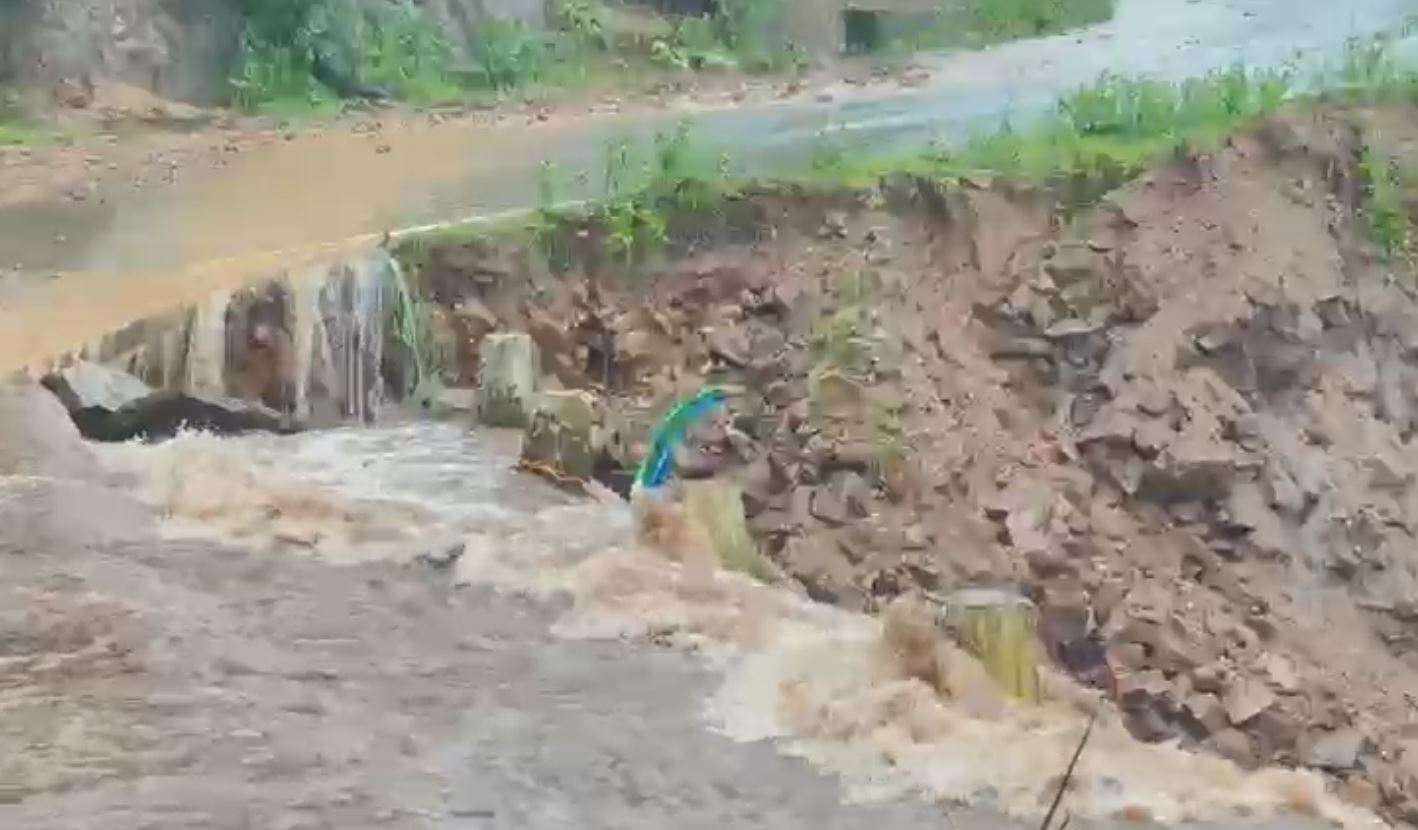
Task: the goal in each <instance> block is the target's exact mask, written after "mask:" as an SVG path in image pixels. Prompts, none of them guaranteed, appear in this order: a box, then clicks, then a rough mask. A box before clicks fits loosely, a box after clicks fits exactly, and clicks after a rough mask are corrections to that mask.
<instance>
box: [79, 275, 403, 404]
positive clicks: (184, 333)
mask: <svg viewBox="0 0 1418 830" xmlns="http://www.w3.org/2000/svg"><path fill="white" fill-rule="evenodd" d="M408 295H409V292H408V290H407V287H406V286H405V285H404V277H403V274H402V272H401V270H400V268H399V265H398V262H397V261H395V260H394V258H393V257H392V256H390V255H389V253H388V252H387V251H385V250H384V249H382V248H378V249H374V250H371V251H367V252H364V253H362V254H359V255H356V256H352V257H349V258H347V259H343V260H340V261H338V262H335V263H325V264H322V265H319V266H315V267H311V268H308V269H305V270H302V271H299V272H294V273H289V274H285V275H282V276H280V277H278V278H275V279H272V280H270V281H268V282H266V283H261V284H256V285H252V286H249V287H247V288H243V289H239V290H236V291H219V292H214V293H213V294H212V295H211V296H210V297H209V298H208V299H207V300H206V301H204V302H202V303H199V304H196V305H193V306H190V307H187V308H182V309H178V310H176V311H173V312H171V313H169V314H165V315H162V316H160V317H155V318H150V319H147V320H142V321H138V322H135V323H132V324H130V325H128V326H126V327H124V328H123V329H121V330H120V331H117V332H114V333H113V334H110V335H108V336H106V337H104V338H101V339H100V340H98V341H96V342H94V343H91V344H88V345H87V346H85V347H84V348H83V349H82V350H81V351H80V353H79V354H78V355H77V356H78V357H80V358H83V359H86V360H90V361H93V362H97V363H102V364H105V365H108V366H110V367H113V368H117V369H122V370H123V371H126V372H128V373H130V374H132V375H134V376H135V377H138V378H139V379H141V380H143V381H144V382H145V383H147V384H148V385H150V386H152V387H154V388H155V389H159V390H165V391H171V392H183V393H186V394H189V395H193V396H195V397H203V398H240V399H244V400H249V401H259V402H261V403H263V404H265V405H266V406H269V407H271V408H273V409H275V410H277V411H278V412H281V413H283V414H285V415H289V416H291V417H292V418H293V419H295V420H296V421H298V422H301V423H306V424H329V423H340V422H346V421H355V422H360V423H368V422H371V421H373V420H374V419H375V418H376V417H377V416H378V413H379V410H380V408H381V406H383V405H384V404H385V403H386V401H387V399H388V398H389V397H390V396H391V391H390V390H389V389H387V388H386V381H385V378H386V376H387V375H388V374H390V367H388V366H387V363H386V348H385V346H386V342H387V340H388V339H389V338H390V337H391V336H393V329H392V322H393V315H394V312H395V304H396V302H397V301H398V299H399V298H400V297H406V296H408ZM399 391H400V390H397V389H396V390H394V391H393V393H392V394H393V395H394V396H395V397H397V396H398V394H399Z"/></svg>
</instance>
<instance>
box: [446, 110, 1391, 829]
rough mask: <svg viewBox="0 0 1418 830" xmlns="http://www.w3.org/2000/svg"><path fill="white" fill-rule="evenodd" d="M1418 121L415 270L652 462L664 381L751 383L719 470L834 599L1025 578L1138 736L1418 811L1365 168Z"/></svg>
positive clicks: (1316, 120)
mask: <svg viewBox="0 0 1418 830" xmlns="http://www.w3.org/2000/svg"><path fill="white" fill-rule="evenodd" d="M1376 124H1377V125H1379V126H1381V127H1382V129H1381V130H1378V131H1375V130H1374V129H1373V127H1374V125H1376ZM1414 135H1418V116H1415V114H1414V113H1413V112H1412V111H1410V110H1407V109H1398V110H1391V111H1385V112H1381V113H1352V112H1341V111H1322V112H1319V113H1305V114H1298V113H1296V114H1289V115H1286V116H1283V117H1280V118H1277V119H1274V120H1272V121H1271V122H1269V123H1267V124H1266V125H1264V126H1263V127H1261V128H1259V129H1257V130H1255V131H1253V132H1251V133H1248V134H1245V135H1240V136H1237V137H1235V138H1234V139H1232V140H1231V141H1230V142H1229V143H1227V145H1226V146H1224V147H1222V148H1220V149H1218V150H1216V151H1215V152H1210V153H1204V154H1191V155H1186V156H1184V157H1179V158H1177V159H1175V160H1174V161H1171V162H1169V163H1166V164H1163V165H1161V166H1159V167H1158V168H1157V169H1155V170H1154V171H1153V172H1152V173H1150V174H1149V175H1147V176H1145V177H1143V178H1141V179H1139V180H1137V181H1134V182H1132V183H1130V184H1129V185H1127V186H1126V187H1124V188H1123V189H1121V190H1120V191H1118V192H1116V193H1114V194H1112V195H1111V196H1110V197H1109V198H1107V199H1106V200H1105V201H1104V202H1103V203H1102V204H1100V205H1099V206H1097V207H1096V208H1093V209H1090V210H1087V211H1085V212H1083V213H1082V214H1080V215H1076V216H1072V217H1066V216H1064V215H1063V214H1062V213H1060V212H1059V211H1057V210H1056V209H1055V207H1054V200H1053V199H1052V197H1051V196H1050V195H1049V194H1047V193H1045V192H1042V191H1038V190H1034V189H1029V188H1019V187H1013V186H1010V185H1007V184H1005V183H998V182H966V183H961V184H959V185H950V186H946V185H940V184H935V183H930V182H921V181H914V180H906V179H902V180H899V181H887V182H885V183H884V184H883V187H882V188H881V190H880V191H879V192H875V193H870V194H852V193H848V194H827V195H824V194H812V195H806V194H797V195H794V194H786V195H785V194H782V193H777V194H768V195H765V194H758V195H751V196H746V197H744V198H743V199H742V200H740V201H738V202H735V203H733V207H732V209H731V210H730V211H728V214H729V217H728V219H727V221H724V222H723V223H722V224H720V225H716V226H713V227H706V226H704V225H703V224H702V223H700V224H698V225H696V224H693V223H687V224H685V225H684V226H683V227H677V228H676V229H675V230H676V232H677V234H678V237H679V238H680V239H681V240H691V239H695V240H697V243H696V244H695V245H691V244H689V243H688V242H686V243H685V246H684V248H683V249H682V250H680V251H679V254H681V256H679V257H677V258H676V259H675V261H674V262H673V263H672V264H669V265H666V266H664V267H662V268H659V269H639V271H640V272H637V273H633V274H629V275H627V274H625V273H623V271H624V269H623V268H621V267H620V266H619V265H618V264H617V263H615V262H613V261H609V260H605V259H601V258H598V257H595V256H578V257H574V259H575V261H577V262H578V263H579V265H578V266H576V267H574V268H573V269H572V270H571V272H570V273H567V274H561V275H557V276H553V275H552V274H551V273H549V272H548V271H546V269H545V268H544V266H542V265H540V264H538V259H537V258H536V257H531V256H526V255H525V252H517V251H513V250H509V249H508V248H507V247H506V246H503V245H500V244H498V243H490V242H487V241H483V240H474V241H468V242H448V241H446V240H445V241H444V242H441V243H434V244H432V245H431V246H429V247H426V248H423V249H420V256H421V257H422V258H421V260H420V262H421V263H422V265H423V268H422V270H421V277H422V280H423V283H424V286H425V288H426V289H427V290H428V291H429V292H430V294H431V295H432V297H433V298H434V299H435V300H437V301H438V302H439V303H440V304H442V305H443V306H444V307H445V309H446V312H447V313H446V314H445V315H444V317H443V318H441V319H442V320H443V321H444V323H445V324H446V325H444V326H443V327H442V336H443V337H445V338H447V339H448V341H449V347H450V348H453V349H456V350H457V352H458V355H459V361H458V362H459V364H460V365H462V366H464V367H469V366H471V365H472V361H473V360H475V358H476V342H477V339H478V338H479V337H481V335H482V334H483V333H484V332H485V331H486V330H487V329H488V328H489V327H490V326H492V327H503V328H515V327H526V328H528V329H529V330H530V331H531V332H532V333H533V335H534V336H536V338H537V340H538V342H539V344H540V345H541V347H542V351H543V353H544V355H545V359H546V362H547V365H546V368H547V369H548V371H549V372H550V373H552V374H554V375H555V376H556V377H557V378H558V379H559V381H560V382H561V383H563V384H565V385H568V386H584V387H592V388H601V389H603V390H604V391H606V392H607V398H608V401H609V406H610V408H611V409H613V410H615V411H616V412H617V413H618V414H619V417H621V418H622V419H623V434H624V437H625V440H626V443H627V445H628V446H629V450H628V455H629V456H631V457H633V456H634V454H635V446H636V443H637V439H638V438H643V434H644V430H645V429H646V428H647V427H648V423H649V419H650V416H651V415H652V414H653V413H654V412H655V411H656V407H657V406H659V405H661V404H663V403H664V402H665V401H666V400H667V399H668V397H669V396H670V395H671V394H673V393H674V392H675V391H676V390H682V389H686V388H691V387H693V386H695V385H696V384H698V383H701V382H703V381H704V380H706V379H710V378H714V379H720V380H726V381H729V382H731V383H735V384H737V385H740V386H741V387H742V388H743V390H744V393H743V394H742V395H741V396H740V397H739V398H738V399H737V400H736V401H735V404H734V416H735V418H734V429H733V430H731V431H730V432H729V433H728V434H727V435H726V436H720V437H714V436H709V437H707V438H706V439H705V442H706V444H707V445H708V446H707V449H709V450H710V451H709V452H706V453H702V454H701V458H700V459H699V463H701V464H703V465H707V466H710V467H715V468H717V469H718V470H719V471H720V472H721V473H730V472H731V473H732V474H734V475H736V476H739V477H740V478H741V479H742V480H743V481H744V483H745V486H746V496H745V507H746V509H747V511H748V513H749V515H750V521H751V524H752V527H753V529H754V531H755V532H756V534H757V535H758V537H759V539H760V540H761V542H762V544H763V546H764V548H765V550H766V551H767V552H768V553H769V554H770V555H771V556H772V558H773V559H774V561H775V562H776V563H777V564H778V565H779V566H780V567H781V568H783V569H784V571H786V572H787V573H788V574H789V575H791V577H792V578H793V579H794V580H795V581H796V582H797V583H798V584H800V585H801V586H802V588H803V589H804V590H805V591H806V592H808V593H809V594H811V595H812V596H814V597H817V598H819V599H822V600H825V601H830V602H834V603H839V604H842V605H845V606H849V607H854V608H867V609H871V608H875V607H878V606H879V605H880V604H881V603H882V601H883V600H885V599H887V598H890V597H892V596H895V595H897V594H900V593H902V592H905V591H908V590H912V589H915V588H923V589H926V590H930V591H944V590H949V589H952V588H956V587H963V586H967V585H982V584H1002V585H1010V586H1019V587H1021V588H1022V589H1023V590H1025V591H1026V592H1027V593H1029V594H1030V595H1031V596H1032V597H1034V598H1035V599H1036V600H1037V601H1038V603H1039V605H1040V607H1041V609H1042V618H1043V630H1044V634H1045V638H1046V641H1047V645H1048V646H1049V649H1050V651H1051V656H1052V657H1053V658H1054V660H1055V661H1057V662H1058V663H1060V664H1061V665H1063V666H1064V667H1066V668H1068V669H1070V670H1071V671H1073V672H1074V673H1075V675H1076V676H1077V677H1078V678H1079V679H1080V680H1082V681H1083V682H1085V683H1089V684H1094V685H1097V686H1099V687H1100V688H1101V687H1110V688H1111V691H1112V692H1113V694H1114V696H1115V699H1116V702H1117V704H1118V705H1119V706H1120V707H1121V708H1122V709H1123V710H1124V711H1125V713H1126V715H1127V717H1128V720H1129V724H1130V728H1131V729H1132V731H1133V732H1134V734H1136V735H1138V736H1139V737H1142V738H1144V739H1146V740H1163V739H1173V738H1175V739H1180V740H1181V741H1182V742H1183V743H1184V744H1186V745H1189V746H1195V747H1196V748H1197V749H1198V751H1209V752H1217V753H1220V754H1223V755H1225V756H1227V757H1230V758H1232V759H1235V760H1237V761H1239V762H1240V763H1242V764H1243V765H1254V764H1261V763H1281V764H1289V765H1301V766H1311V767H1315V768H1319V769H1323V770H1325V771H1327V772H1328V773H1330V774H1331V775H1332V776H1333V779H1334V784H1335V787H1336V789H1337V790H1338V791H1339V792H1340V793H1341V794H1342V795H1343V796H1344V797H1346V798H1348V799H1350V800H1352V801H1353V802H1355V803H1357V804H1362V805H1365V806H1376V805H1382V807H1383V809H1384V810H1386V811H1387V812H1388V814H1390V815H1391V816H1393V817H1397V818H1403V819H1407V820H1415V819H1418V748H1414V747H1411V746H1410V741H1411V740H1412V738H1413V737H1415V733H1413V731H1412V728H1411V727H1410V726H1409V724H1410V723H1411V721H1412V717H1413V715H1412V712H1413V709H1414V701H1415V697H1414V695H1415V694H1418V671H1415V668H1414V666H1413V663H1412V657H1411V652H1412V648H1413V643H1414V638H1413V635H1412V629H1411V625H1412V621H1413V620H1414V619H1415V618H1418V612H1415V610H1414V604H1413V599H1412V598H1413V597H1414V596H1415V595H1418V590H1415V589H1418V584H1415V578H1418V557H1415V555H1414V554H1413V550H1414V549H1415V548H1414V541H1415V540H1414V534H1415V532H1416V531H1418V490H1415V488H1414V481H1415V472H1418V466H1415V465H1418V455H1415V447H1414V445H1413V443H1412V436H1413V433H1414V424H1415V423H1418V421H1415V418H1418V409H1415V402H1418V397H1415V395H1416V394H1418V370H1415V365H1414V361H1413V355H1414V354H1415V347H1418V343H1415V341H1414V338H1415V337H1418V334H1415V332H1418V303H1415V301H1414V298H1413V296H1412V293H1411V291H1410V288H1409V286H1410V285H1411V284H1412V283H1411V280H1412V277H1413V275H1412V274H1411V273H1409V272H1408V271H1407V270H1406V269H1402V268H1396V267H1395V266H1392V265H1389V264H1386V263H1385V262H1384V261H1382V260H1381V259H1380V258H1378V257H1377V256H1376V255H1375V252H1374V250H1373V248H1372V246H1371V245H1370V243H1369V242H1368V241H1367V238H1366V235H1365V224H1364V216H1363V205H1361V201H1362V194H1363V193H1364V188H1363V187H1362V182H1361V181H1360V170H1359V164H1358V162H1359V158H1360V156H1361V152H1362V146H1363V144H1364V142H1366V141H1367V142H1370V143H1374V142H1381V143H1382V146H1383V148H1384V149H1385V151H1389V152H1396V153H1399V154H1402V153H1403V152H1405V148H1408V147H1409V146H1410V145H1409V143H1407V142H1406V141H1405V140H1404V139H1405V138H1406V137H1410V136H1414ZM595 230H596V229H594V228H592V229H590V231H589V232H588V233H582V234H581V236H580V237H579V239H580V240H581V244H582V245H583V246H584V247H587V248H588V249H589V248H593V247H594V242H595V237H596V233H595ZM706 243H712V244H706ZM696 245H697V248H698V249H699V250H698V252H696V251H695V250H694V249H695V248H696ZM565 332H570V334H566V333H565Z"/></svg>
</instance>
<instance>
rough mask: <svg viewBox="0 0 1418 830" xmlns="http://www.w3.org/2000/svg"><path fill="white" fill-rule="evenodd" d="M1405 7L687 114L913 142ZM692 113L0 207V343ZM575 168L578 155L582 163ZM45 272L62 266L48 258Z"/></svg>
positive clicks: (796, 141) (1333, 44)
mask: <svg viewBox="0 0 1418 830" xmlns="http://www.w3.org/2000/svg"><path fill="white" fill-rule="evenodd" d="M1411 13H1412V7H1411V4H1410V3H1408V2H1405V0H1354V2H1350V3H1334V2H1329V0H1123V1H1122V3H1121V6H1120V11H1119V13H1118V16H1117V19H1116V20H1114V21H1113V22H1111V23H1108V24H1106V25H1102V26H1098V27H1095V28H1093V29H1091V30H1088V31H1086V32H1082V33H1078V34H1073V35H1065V36H1060V37H1054V38H1047V39H1043V40H1036V41H1027V42H1018V43H1012V44H1007V45H1004V46H1000V47H998V48H995V49H991V50H988V51H985V52H980V53H963V54H954V55H948V56H944V57H939V58H934V59H930V60H929V61H928V63H930V65H931V67H932V70H933V73H934V74H933V77H932V79H931V80H930V82H929V83H927V84H926V85H925V86H923V87H921V88H919V89H914V90H910V91H903V92H896V93H885V92H883V91H881V90H879V89H878V90H867V91H862V92H860V93H857V94H852V95H848V94H844V95H843V96H841V97H839V98H837V99H834V100H827V101H819V100H811V101H803V100H792V101H784V102H781V103H779V104H776V105H767V106H755V107H749V108H743V109H719V110H712V111H699V112H690V113H688V114H687V117H688V118H689V120H690V121H691V122H692V123H693V136H694V138H695V140H696V141H697V142H699V143H701V144H702V145H704V146H706V147H714V148H720V149H723V150H724V151H726V152H728V153H729V154H730V156H731V157H732V159H733V160H734V163H735V164H736V165H738V166H739V167H740V168H742V169H743V170H745V171H750V172H773V171H782V170H790V169H793V168H798V167H801V166H802V165H804V164H805V163H806V162H807V160H808V159H809V157H810V156H811V149H812V147H813V146H814V145H815V143H816V142H818V141H819V140H820V136H821V135H822V133H823V131H824V130H830V131H833V132H834V133H835V134H836V135H838V136H839V138H840V139H841V140H843V141H845V142H847V143H855V144H856V145H858V146H861V147H865V148H869V149H871V150H872V151H881V152H885V151H889V150H892V149H900V148H906V147H920V146H924V145H925V144H927V143H928V142H930V141H933V140H936V139H947V140H948V139H951V138H959V137H960V136H962V135H964V134H965V133H966V132H968V131H969V130H972V129H977V128H986V127H990V126H993V125H995V124H997V123H999V121H1000V120H1001V119H1003V118H1004V117H1006V116H1014V117H1016V118H1027V117H1028V116H1029V115H1030V114H1031V113H1038V112H1041V111H1043V110H1045V109H1047V108H1048V107H1049V106H1051V105H1052V103H1053V102H1054V101H1055V100H1056V99H1057V97H1058V96H1059V95H1061V94H1063V93H1064V92H1066V91H1068V90H1069V89H1072V88H1074V87H1076V86H1078V85H1080V84H1084V83H1087V82H1089V81H1091V80H1093V79H1095V78H1096V77H1097V76H1098V75H1099V73H1102V72H1105V71H1108V72H1114V73H1117V74H1120V75H1137V74H1150V75H1155V76H1159V77H1167V78H1179V77H1184V76H1190V75H1197V74H1202V73H1205V72H1208V71H1212V70H1217V69H1222V68H1226V67H1229V66H1232V65H1234V64H1237V63H1244V64H1247V65H1250V66H1255V67H1261V66H1278V65H1281V64H1284V63H1287V62H1289V61H1291V60H1293V59H1294V58H1295V56H1296V55H1297V54H1301V53H1303V56H1304V57H1303V60H1302V61H1301V62H1302V63H1304V64H1306V65H1316V64H1321V63H1326V62H1328V63H1335V62H1338V61H1339V60H1340V59H1341V57H1342V55H1343V53H1344V49H1345V44H1346V41H1347V40H1348V39H1349V38H1351V37H1363V36H1366V35H1372V34H1374V33H1377V32H1381V31H1389V30H1392V29H1394V28H1395V27H1397V26H1399V25H1401V24H1403V23H1404V21H1405V20H1406V19H1407V18H1408V16H1409V15H1410V14H1411ZM685 115H686V113H682V112H664V113H657V114H651V115H646V114H627V115H622V116H614V115H596V116H588V117H585V118H581V119H572V120H565V121H558V122H555V123H550V124H539V125H531V126H526V125H512V126H501V127H497V128H490V127H469V126H466V125H460V124H458V123H456V122H455V123H445V124H442V125H433V124H427V123H421V124H408V125H403V126H392V125H391V126H390V127H389V128H388V129H386V131H385V133H384V134H383V135H382V136H381V137H380V141H379V142H373V141H371V140H369V137H368V136H363V135H354V134H352V133H350V132H349V131H347V130H331V131H329V132H327V133H321V134H318V135H315V136H312V137H310V138H308V139H302V140H300V141H292V142H281V141H277V142H274V143H271V144H269V145H265V146H262V147H259V148H255V149H253V150H251V151H250V152H245V153H242V154H239V155H237V156H234V157H232V158H230V159H226V160H224V161H223V164H222V166H219V167H203V166H201V165H196V166H193V167H192V168H191V169H184V170H182V171H180V172H181V175H180V176H179V177H177V178H176V180H175V181H174V182H173V183H171V184H168V185H165V186H163V187H161V188H158V189H150V190H146V191H142V192H139V191H136V190H125V189H123V188H122V187H119V188H118V189H116V190H114V192H111V193H100V194H95V197H94V198H90V199H88V200H85V201H83V202H72V203H65V204H53V203H47V202H36V203H19V204H17V205H12V206H10V207H8V208H4V209H0V263H4V267H6V268H10V269H14V268H18V269H19V271H18V272H16V274H17V275H12V276H8V277H7V278H6V279H4V280H0V292H4V297H5V305H6V309H5V310H4V311H3V312H0V314H3V316H0V354H3V355H4V356H5V358H6V359H7V360H8V361H10V363H11V364H12V365H13V364H14V363H16V362H24V356H29V358H31V359H32V358H33V357H34V356H35V355H46V354H53V353H55V352H58V351H61V350H63V349H65V348H69V347H71V346H73V345H74V344H75V343H76V342H77V341H81V340H82V339H83V338H84V337H88V336H92V335H94V334H96V333H99V332H102V331H106V330H108V329H110V328H113V327H115V326H116V325H117V324H119V323H122V322H124V321H127V320H131V319H136V318H137V317H140V316H143V315H144V314H147V313H151V311H152V310H153V307H154V306H160V305H161V304H164V303H166V304H168V305H171V304H174V303H178V302H182V301H186V300H191V299H194V298H197V297H200V296H202V295H203V294H205V293H206V292H207V291H209V290H211V288H212V287H213V286H214V285H222V284H227V285H230V284H233V283H240V282H243V281H247V280H251V279H255V278H258V277H262V276H269V275H271V274H272V273H274V272H276V271H278V270H280V269H281V268H283V267H287V266H290V265H291V264H292V263H295V262H299V261H301V260H308V259H315V258H321V257H329V256H330V255H331V254H332V248H334V247H337V246H338V245H339V244H341V243H342V242H345V241H347V240H350V239H351V237H358V236H359V235H361V234H367V235H369V236H368V237H366V238H363V239H355V240H354V242H353V243H352V244H355V245H369V244H371V243H372V242H373V241H376V240H377V239H378V238H379V235H381V234H382V233H383V232H384V231H386V230H389V229H396V228H401V227H409V226H417V225H422V224H425V223H436V222H445V221H452V220H457V219H460V218H464V217H469V216H487V215H490V214H497V213H499V212H502V211H508V210H515V209H521V208H528V207H531V206H533V205H534V204H535V201H536V198H537V192H538V190H537V182H538V177H539V175H540V173H539V171H540V169H541V164H542V162H553V163H554V164H555V165H556V168H557V169H558V170H559V171H560V172H561V173H562V174H563V175H564V176H565V178H566V179H567V181H566V184H565V187H564V188H563V189H562V192H561V193H560V194H559V195H560V196H561V197H562V198H566V199H575V198H579V197H584V196H591V195H595V193H596V192H597V191H598V189H599V188H600V187H601V185H602V183H603V182H602V178H603V177H602V175H601V171H602V168H603V162H604V158H605V152H606V145H607V143H608V142H612V141H615V140H619V139H622V138H629V139H647V138H648V137H650V136H652V135H654V134H655V133H656V132H657V131H663V130H666V129H668V128H670V127H671V126H672V125H673V124H674V123H675V122H676V121H677V120H679V119H680V118H681V117H683V116H685ZM381 145H382V147H383V148H384V151H381V150H380V149H379V148H380V146H381ZM583 171H589V173H590V175H589V176H587V177H586V178H585V179H584V180H583V181H579V182H578V181H576V180H575V178H574V176H573V174H575V173H580V172H583ZM57 272H64V273H65V274H66V276H63V277H61V278H57V279H55V278H51V276H50V275H51V274H53V273H57ZM6 286H11V287H10V288H8V289H7V288H6ZM20 321H26V324H25V325H21V324H20ZM105 321H106V323H107V324H105ZM0 368H11V366H0Z"/></svg>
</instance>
